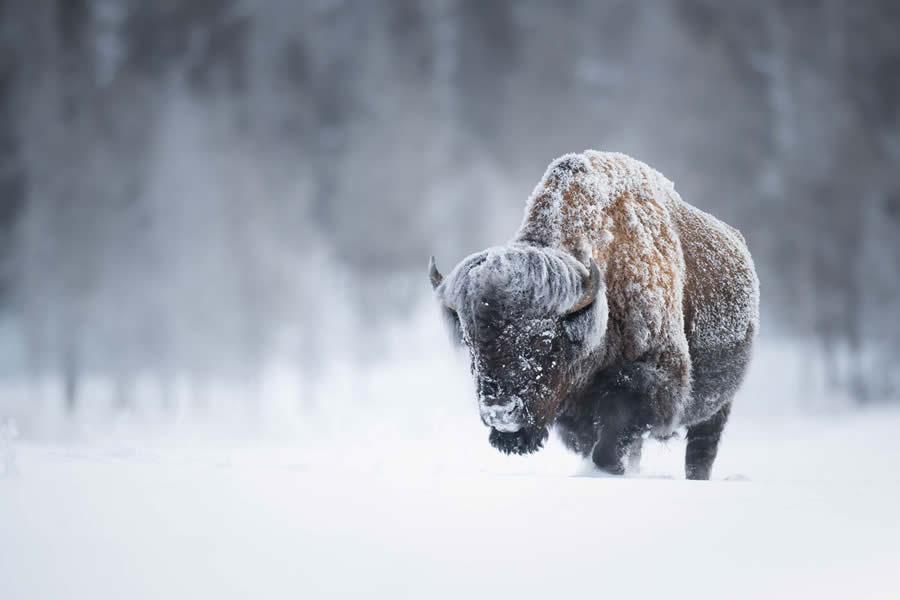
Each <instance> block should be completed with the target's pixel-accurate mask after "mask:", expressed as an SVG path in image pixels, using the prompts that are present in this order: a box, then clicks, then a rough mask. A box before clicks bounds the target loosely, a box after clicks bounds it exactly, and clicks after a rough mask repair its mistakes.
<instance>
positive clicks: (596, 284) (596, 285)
mask: <svg viewBox="0 0 900 600" xmlns="http://www.w3.org/2000/svg"><path fill="white" fill-rule="evenodd" d="M589 271H590V273H589V275H588V278H587V280H586V281H585V282H584V294H582V295H581V298H579V299H578V302H576V303H575V304H573V305H572V306H571V308H569V310H567V311H566V312H565V314H567V315H571V314H572V313H574V312H578V311H579V310H581V309H582V308H584V307H585V306H588V305H590V304H591V302H593V301H594V300H595V299H596V298H597V294H598V293H599V292H600V267H598V266H597V263H596V262H595V261H594V259H593V258H592V259H591V266H590V269H589Z"/></svg>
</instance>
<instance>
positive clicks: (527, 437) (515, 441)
mask: <svg viewBox="0 0 900 600" xmlns="http://www.w3.org/2000/svg"><path fill="white" fill-rule="evenodd" d="M488 440H489V441H490V442H491V446H493V447H494V448H496V449H497V450H499V451H500V452H503V453H504V454H531V453H532V452H537V451H538V450H540V449H541V448H542V447H543V446H544V442H545V441H546V440H547V429H546V428H544V427H525V428H522V429H520V430H519V431H497V430H496V429H494V428H493V427H491V435H490V437H489V438H488Z"/></svg>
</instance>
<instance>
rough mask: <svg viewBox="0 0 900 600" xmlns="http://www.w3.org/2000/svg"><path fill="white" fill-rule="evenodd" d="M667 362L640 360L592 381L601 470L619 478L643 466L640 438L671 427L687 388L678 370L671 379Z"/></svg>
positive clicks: (596, 451) (596, 460) (597, 461)
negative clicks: (627, 468) (626, 462)
mask: <svg viewBox="0 0 900 600" xmlns="http://www.w3.org/2000/svg"><path fill="white" fill-rule="evenodd" d="M666 365H667V363H666V362H664V361H636V362H633V363H631V364H629V365H626V366H625V367H622V368H620V369H617V370H615V371H610V372H604V373H601V374H600V375H598V376H597V377H596V379H595V380H594V381H593V382H592V385H591V388H589V393H592V395H594V397H595V398H596V400H595V404H594V406H595V409H594V410H595V412H594V423H597V424H599V441H598V442H597V444H596V445H595V446H594V451H593V454H592V458H593V460H594V464H595V465H597V467H599V468H601V469H603V470H604V471H608V472H610V473H614V474H622V473H624V472H625V461H626V459H627V460H628V465H629V468H631V469H634V468H636V467H637V466H638V464H639V463H640V459H641V442H642V439H641V436H642V435H643V434H644V433H645V432H652V431H654V430H655V431H660V430H661V431H667V430H670V429H671V427H672V423H673V422H674V420H675V418H676V415H677V414H678V411H679V407H680V406H681V405H682V404H683V400H682V398H683V397H684V396H685V395H686V391H687V383H686V382H685V381H684V378H683V377H681V375H680V374H679V372H678V370H677V369H672V370H674V371H676V372H675V374H672V375H670V374H669V372H670V371H669V370H668V369H667V368H666Z"/></svg>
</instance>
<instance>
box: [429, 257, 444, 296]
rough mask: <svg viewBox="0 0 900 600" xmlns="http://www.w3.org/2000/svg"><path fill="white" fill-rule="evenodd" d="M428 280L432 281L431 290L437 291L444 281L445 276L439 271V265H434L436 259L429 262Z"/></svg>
mask: <svg viewBox="0 0 900 600" xmlns="http://www.w3.org/2000/svg"><path fill="white" fill-rule="evenodd" d="M428 278H429V279H431V288H432V289H435V288H437V286H439V285H441V282H442V281H443V280H444V276H443V275H441V272H440V271H438V269H437V265H436V264H434V257H433V256H432V257H431V260H430V261H428Z"/></svg>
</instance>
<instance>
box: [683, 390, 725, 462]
mask: <svg viewBox="0 0 900 600" xmlns="http://www.w3.org/2000/svg"><path fill="white" fill-rule="evenodd" d="M730 412H731V403H730V402H729V403H727V404H725V405H724V406H722V408H720V409H719V410H718V412H716V413H715V414H714V415H713V416H712V417H710V418H709V419H707V420H706V421H703V422H702V423H697V424H696V425H692V426H690V427H688V430H687V451H686V452H685V457H684V472H685V476H686V477H687V478H688V479H709V476H710V474H711V473H712V466H713V462H715V460H716V454H717V453H718V451H719V440H720V439H721V438H722V430H724V429H725V423H727V422H728V414H729V413H730Z"/></svg>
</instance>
